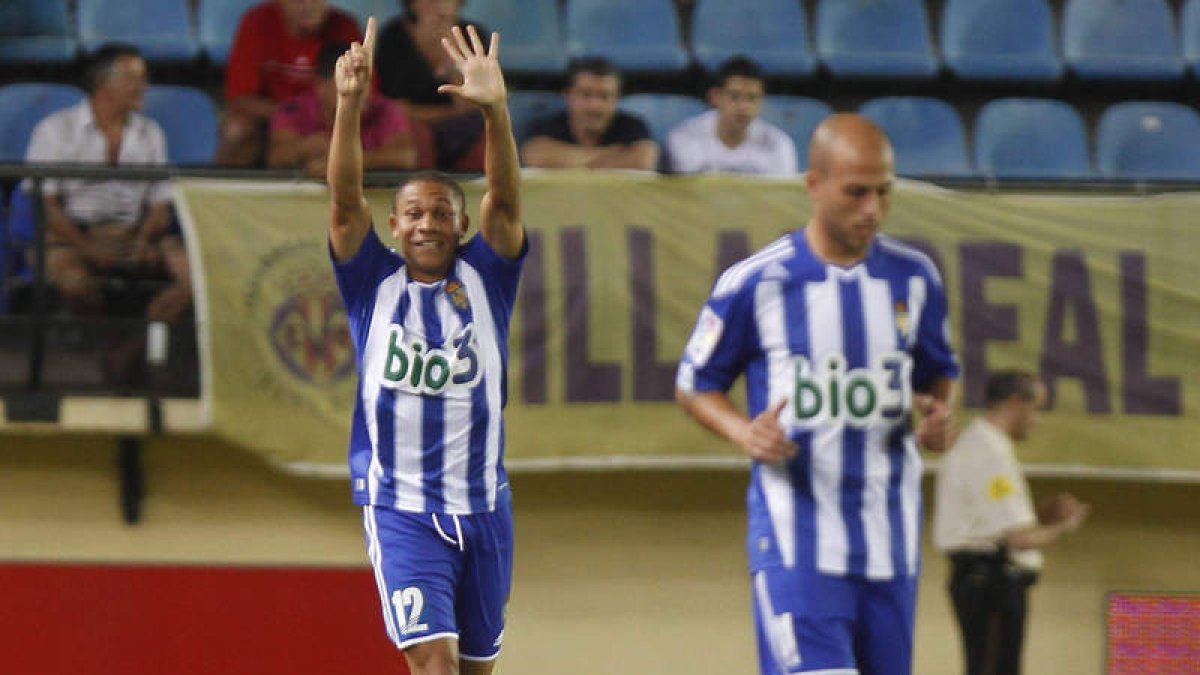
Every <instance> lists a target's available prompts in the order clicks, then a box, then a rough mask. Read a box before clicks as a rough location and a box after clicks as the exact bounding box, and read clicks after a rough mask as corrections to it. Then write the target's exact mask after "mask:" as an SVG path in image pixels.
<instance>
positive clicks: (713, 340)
mask: <svg viewBox="0 0 1200 675" xmlns="http://www.w3.org/2000/svg"><path fill="white" fill-rule="evenodd" d="M724 330H725V322H724V321H722V320H721V317H720V316H719V315H718V314H717V313H716V312H714V311H712V310H711V309H709V308H708V306H707V305H706V306H705V307H704V309H701V310H700V318H699V319H698V320H697V321H696V329H695V330H694V331H692V337H691V339H689V340H688V343H687V347H686V348H685V349H684V353H685V354H687V358H688V360H689V361H691V362H692V363H693V364H695V365H698V366H701V365H704V364H705V363H707V362H708V357H710V356H712V353H713V350H714V349H716V347H717V343H718V342H720V341H721V333H722V332H724Z"/></svg>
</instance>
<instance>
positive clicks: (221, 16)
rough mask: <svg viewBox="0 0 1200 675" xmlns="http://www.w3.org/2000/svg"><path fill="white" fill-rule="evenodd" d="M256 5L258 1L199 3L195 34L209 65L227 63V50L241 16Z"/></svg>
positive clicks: (231, 43)
mask: <svg viewBox="0 0 1200 675" xmlns="http://www.w3.org/2000/svg"><path fill="white" fill-rule="evenodd" d="M257 4H259V0H202V1H201V3H200V6H199V8H197V10H196V24H197V34H198V35H199V41H200V48H201V49H203V50H204V54H205V56H207V57H208V60H209V61H210V62H211V63H213V64H214V65H217V66H224V65H225V63H226V62H227V61H229V50H230V48H232V46H233V38H234V36H235V35H237V29H238V25H240V24H241V22H242V15H243V14H245V13H246V10H248V9H250V8H251V7H253V6H255V5H257Z"/></svg>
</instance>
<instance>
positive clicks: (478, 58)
mask: <svg viewBox="0 0 1200 675" xmlns="http://www.w3.org/2000/svg"><path fill="white" fill-rule="evenodd" d="M467 33H468V34H467V35H463V32H462V29H461V28H459V27H458V26H455V27H454V28H453V29H451V36H450V37H448V38H442V47H443V48H444V49H445V50H446V53H447V54H449V55H450V58H451V59H453V60H454V65H455V66H457V67H458V70H459V72H460V73H462V76H463V82H462V84H443V85H442V86H440V87H438V92H440V93H443V94H451V95H453V96H459V97H461V98H464V99H466V100H468V101H470V102H472V103H474V104H475V105H478V106H481V107H484V108H487V107H491V106H494V105H502V104H504V103H505V101H506V100H507V97H508V93H507V90H506V89H505V86H504V73H502V72H501V71H500V59H499V52H500V35H499V34H498V33H492V40H491V44H490V45H489V46H488V47H487V48H486V49H485V48H484V46H483V40H481V39H480V38H479V33H478V32H477V31H476V30H475V27H474V26H467Z"/></svg>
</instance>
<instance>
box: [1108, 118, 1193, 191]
mask: <svg viewBox="0 0 1200 675" xmlns="http://www.w3.org/2000/svg"><path fill="white" fill-rule="evenodd" d="M1096 166H1097V168H1098V169H1099V172H1100V174H1101V175H1102V176H1104V177H1106V178H1134V179H1143V180H1196V179H1200V114H1197V112H1196V111H1195V110H1194V109H1192V108H1190V107H1188V106H1185V105H1182V104H1179V103H1159V102H1153V101H1126V102H1123V103H1115V104H1113V105H1111V106H1109V107H1108V108H1107V109H1105V111H1104V113H1103V114H1101V116H1100V121H1099V124H1098V125H1097V128H1096Z"/></svg>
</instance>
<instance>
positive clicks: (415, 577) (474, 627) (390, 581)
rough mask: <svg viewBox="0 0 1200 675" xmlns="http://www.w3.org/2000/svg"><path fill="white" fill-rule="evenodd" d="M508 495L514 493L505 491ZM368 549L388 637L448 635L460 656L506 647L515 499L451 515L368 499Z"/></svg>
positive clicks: (400, 642)
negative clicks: (382, 504) (480, 510)
mask: <svg viewBox="0 0 1200 675" xmlns="http://www.w3.org/2000/svg"><path fill="white" fill-rule="evenodd" d="M502 494H503V495H505V496H507V495H508V494H509V493H507V492H505V493H502ZM363 526H364V527H365V528H366V533H367V554H368V555H369V556H370V558H371V565H372V566H373V567H374V568H375V583H376V584H377V585H378V587H379V597H380V600H381V602H382V604H383V620H384V624H385V625H386V626H387V633H388V637H390V638H391V639H392V642H394V643H396V646H397V647H399V648H400V649H406V648H408V647H411V646H413V645H416V644H420V643H422V642H428V641H430V640H436V639H438V638H444V637H450V638H457V639H458V651H459V657H460V658H463V659H467V660H472V661H490V660H492V659H494V658H496V657H497V656H498V655H499V654H500V643H501V641H502V640H503V639H504V611H505V605H506V604H507V603H508V593H509V589H510V588H511V587H512V561H513V521H512V502H511V500H510V499H509V498H507V497H502V498H501V499H498V500H497V504H496V510H495V511H493V512H491V513H478V514H472V515H463V516H453V515H445V514H434V513H408V512H404V511H396V510H394V509H389V508H385V507H378V506H364V507H363Z"/></svg>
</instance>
